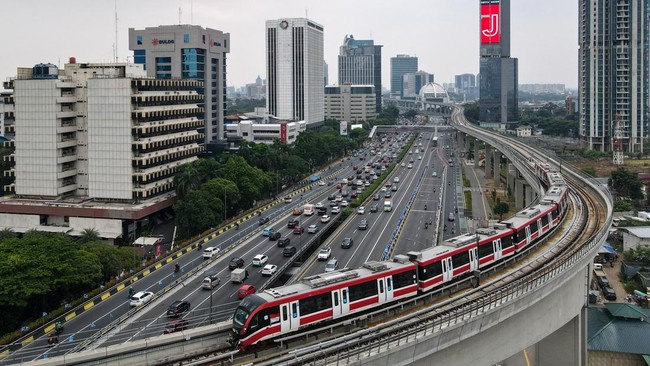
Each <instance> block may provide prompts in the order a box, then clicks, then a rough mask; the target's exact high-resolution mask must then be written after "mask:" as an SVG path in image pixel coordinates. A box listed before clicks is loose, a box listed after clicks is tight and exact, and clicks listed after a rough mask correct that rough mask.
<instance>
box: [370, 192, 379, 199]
mask: <svg viewBox="0 0 650 366" xmlns="http://www.w3.org/2000/svg"><path fill="white" fill-rule="evenodd" d="M372 200H373V201H379V193H375V195H374V196H372Z"/></svg>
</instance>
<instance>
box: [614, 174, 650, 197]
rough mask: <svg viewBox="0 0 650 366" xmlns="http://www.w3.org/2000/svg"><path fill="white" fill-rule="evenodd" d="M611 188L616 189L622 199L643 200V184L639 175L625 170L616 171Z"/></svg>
mask: <svg viewBox="0 0 650 366" xmlns="http://www.w3.org/2000/svg"><path fill="white" fill-rule="evenodd" d="M610 186H611V187H612V188H614V190H615V191H616V193H618V195H619V196H620V197H626V198H629V199H632V200H639V199H642V198H643V192H642V191H641V187H642V183H641V180H640V179H639V175H638V174H637V173H633V172H629V171H627V170H625V169H619V170H614V171H613V172H612V177H611V178H610Z"/></svg>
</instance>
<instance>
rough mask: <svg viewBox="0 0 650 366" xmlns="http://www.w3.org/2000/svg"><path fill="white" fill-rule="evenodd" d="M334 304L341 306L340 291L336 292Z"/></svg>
mask: <svg viewBox="0 0 650 366" xmlns="http://www.w3.org/2000/svg"><path fill="white" fill-rule="evenodd" d="M334 306H339V293H338V292H334Z"/></svg>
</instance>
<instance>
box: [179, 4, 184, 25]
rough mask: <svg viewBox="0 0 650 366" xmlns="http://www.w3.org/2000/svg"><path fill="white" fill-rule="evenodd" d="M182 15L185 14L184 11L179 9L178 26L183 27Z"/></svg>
mask: <svg viewBox="0 0 650 366" xmlns="http://www.w3.org/2000/svg"><path fill="white" fill-rule="evenodd" d="M181 14H183V11H182V10H181V7H180V6H179V7H178V25H181Z"/></svg>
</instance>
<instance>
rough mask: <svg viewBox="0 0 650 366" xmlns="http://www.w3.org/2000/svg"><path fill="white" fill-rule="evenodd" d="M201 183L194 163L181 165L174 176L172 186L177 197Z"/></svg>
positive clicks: (182, 195)
mask: <svg viewBox="0 0 650 366" xmlns="http://www.w3.org/2000/svg"><path fill="white" fill-rule="evenodd" d="M200 185H201V174H200V172H199V171H198V170H197V169H196V166H194V164H187V165H183V166H182V167H181V168H180V169H179V171H178V173H176V175H175V176H174V187H175V188H176V195H178V197H179V198H183V197H185V195H187V194H188V193H189V192H190V191H192V190H193V189H196V188H198V187H199V186H200Z"/></svg>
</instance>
